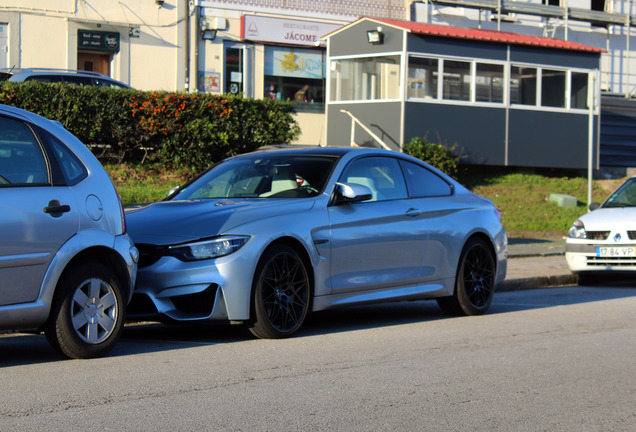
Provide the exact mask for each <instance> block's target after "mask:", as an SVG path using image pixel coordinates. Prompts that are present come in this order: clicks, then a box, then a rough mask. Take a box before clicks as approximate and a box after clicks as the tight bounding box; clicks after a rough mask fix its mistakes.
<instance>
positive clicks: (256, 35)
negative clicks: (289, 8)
mask: <svg viewBox="0 0 636 432" xmlns="http://www.w3.org/2000/svg"><path fill="white" fill-rule="evenodd" d="M343 25H344V24H330V23H324V22H316V21H303V20H295V19H287V18H273V17H264V16H256V15H243V16H242V17H241V37H242V38H243V39H249V40H255V41H261V42H274V43H284V44H292V45H305V46H318V45H319V44H320V38H321V37H323V36H324V35H326V34H327V33H331V32H332V31H334V30H336V29H339V28H340V27H342V26H343Z"/></svg>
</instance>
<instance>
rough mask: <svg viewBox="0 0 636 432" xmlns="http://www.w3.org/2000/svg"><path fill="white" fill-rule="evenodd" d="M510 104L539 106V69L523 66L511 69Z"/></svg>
mask: <svg viewBox="0 0 636 432" xmlns="http://www.w3.org/2000/svg"><path fill="white" fill-rule="evenodd" d="M510 103H511V104H520V105H536V104H537V68H532V67H522V66H512V67H511V68H510Z"/></svg>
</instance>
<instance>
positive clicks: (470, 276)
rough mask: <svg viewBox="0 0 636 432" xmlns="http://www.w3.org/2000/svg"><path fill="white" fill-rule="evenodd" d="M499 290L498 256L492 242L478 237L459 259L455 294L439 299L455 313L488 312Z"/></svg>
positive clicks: (443, 307)
mask: <svg viewBox="0 0 636 432" xmlns="http://www.w3.org/2000/svg"><path fill="white" fill-rule="evenodd" d="M494 293H495V259H494V257H493V254H492V252H491V251H490V248H489V247H488V244H487V243H486V242H485V241H484V240H482V239H480V238H478V237H474V238H472V239H470V240H469V241H468V243H466V245H465V246H464V250H463V251H462V254H461V256H460V259H459V265H458V269H457V278H456V281H455V293H454V294H453V295H452V296H451V297H444V298H440V299H438V300H437V302H438V304H439V305H440V307H441V308H442V310H444V312H446V313H449V314H452V315H481V314H483V313H485V312H486V311H487V310H488V308H489V307H490V304H491V303H492V299H493V296H494Z"/></svg>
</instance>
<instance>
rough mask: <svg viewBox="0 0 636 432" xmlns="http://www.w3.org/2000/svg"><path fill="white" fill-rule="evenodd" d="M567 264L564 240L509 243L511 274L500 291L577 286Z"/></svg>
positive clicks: (516, 241) (524, 240) (513, 240)
mask: <svg viewBox="0 0 636 432" xmlns="http://www.w3.org/2000/svg"><path fill="white" fill-rule="evenodd" d="M577 282H578V276H576V275H575V274H572V272H570V269H569V268H568V265H567V263H566V262H565V239H561V238H559V239H541V238H538V239H531V238H510V239H508V272H507V274H506V279H505V280H504V281H503V283H501V284H500V285H499V286H498V287H497V291H515V290H522V289H532V288H545V287H550V286H562V285H574V284H576V283H577Z"/></svg>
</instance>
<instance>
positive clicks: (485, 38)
mask: <svg viewBox="0 0 636 432" xmlns="http://www.w3.org/2000/svg"><path fill="white" fill-rule="evenodd" d="M363 19H369V20H372V21H376V22H379V23H384V24H387V25H391V26H394V27H399V28H402V29H404V30H406V31H408V32H410V33H413V34H419V35H428V36H438V37H446V38H453V39H466V40H475V41H480V42H492V43H503V44H511V45H526V46H533V47H539V48H549V49H560V50H567V51H579V52H587V53H593V54H601V53H604V52H606V51H605V50H604V49H602V48H596V47H593V46H589V45H583V44H580V43H577V42H571V41H566V40H562V39H554V38H547V37H542V36H533V35H525V34H520V33H512V32H504V31H498V30H484V29H475V28H465V27H452V26H442V25H436V24H424V23H418V22H412V21H398V20H391V19H385V18H371V17H362V18H360V19H358V20H356V21H354V23H355V22H358V21H361V20H363Z"/></svg>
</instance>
